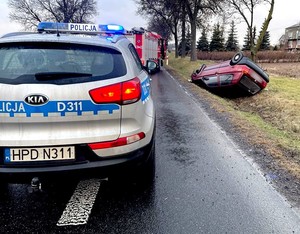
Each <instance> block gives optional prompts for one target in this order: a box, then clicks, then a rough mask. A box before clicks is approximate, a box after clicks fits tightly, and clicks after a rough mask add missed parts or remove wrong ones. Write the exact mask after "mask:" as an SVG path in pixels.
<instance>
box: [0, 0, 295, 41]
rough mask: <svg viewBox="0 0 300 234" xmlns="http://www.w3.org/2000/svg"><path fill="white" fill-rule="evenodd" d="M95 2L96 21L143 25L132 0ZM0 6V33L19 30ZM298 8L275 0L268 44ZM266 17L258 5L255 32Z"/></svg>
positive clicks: (0, 4)
mask: <svg viewBox="0 0 300 234" xmlns="http://www.w3.org/2000/svg"><path fill="white" fill-rule="evenodd" d="M97 2H98V12H99V15H98V16H97V17H96V20H95V21H96V23H101V24H102V23H103V24H106V23H116V24H121V25H123V26H124V27H125V28H126V29H131V28H132V27H147V23H146V20H145V18H143V17H141V16H139V15H138V14H137V7H136V5H135V2H134V0H98V1H97ZM0 9H1V14H0V35H2V34H5V33H8V32H12V31H20V30H21V29H22V28H21V26H20V25H17V24H15V23H12V22H10V21H9V18H8V14H9V9H8V7H7V0H1V1H0ZM299 9H300V1H299V0H275V9H274V13H273V19H272V20H271V23H270V26H269V29H268V30H269V31H270V35H271V38H270V39H271V44H275V43H277V42H278V39H279V38H280V36H281V35H282V34H284V29H285V28H286V27H289V26H291V25H294V24H297V23H299V22H300V15H299ZM266 16H267V9H266V8H263V7H259V8H257V9H256V12H255V24H256V25H257V30H258V31H259V30H260V29H261V25H262V21H263V19H264V18H265V17H266ZM245 27H246V25H245V24H244V23H240V24H238V25H237V29H238V31H237V34H238V37H239V41H240V44H242V41H243V38H244V36H245V34H246V30H244V28H245Z"/></svg>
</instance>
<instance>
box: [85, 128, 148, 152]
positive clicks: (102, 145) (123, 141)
mask: <svg viewBox="0 0 300 234" xmlns="http://www.w3.org/2000/svg"><path fill="white" fill-rule="evenodd" d="M145 136H146V135H145V133H144V132H140V133H138V134H135V135H131V136H128V137H121V138H118V139H117V140H114V141H104V142H97V143H91V144H88V146H89V147H90V148H91V149H92V150H97V149H107V148H113V147H118V146H123V145H129V144H132V143H135V142H137V141H140V140H142V139H144V138H145Z"/></svg>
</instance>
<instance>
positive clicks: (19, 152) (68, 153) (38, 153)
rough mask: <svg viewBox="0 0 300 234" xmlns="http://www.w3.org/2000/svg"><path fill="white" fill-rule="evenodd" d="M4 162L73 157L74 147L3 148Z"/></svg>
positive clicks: (53, 159)
mask: <svg viewBox="0 0 300 234" xmlns="http://www.w3.org/2000/svg"><path fill="white" fill-rule="evenodd" d="M4 151H5V152H4V156H5V162H6V163H10V162H38V161H55V160H72V159H75V147H74V146H64V147H46V148H5V150H4Z"/></svg>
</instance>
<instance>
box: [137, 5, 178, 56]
mask: <svg viewBox="0 0 300 234" xmlns="http://www.w3.org/2000/svg"><path fill="white" fill-rule="evenodd" d="M136 3H137V4H139V9H138V12H139V14H141V15H146V16H149V20H150V21H151V20H153V19H154V20H155V19H158V18H159V19H160V23H163V27H168V31H170V32H171V33H172V35H173V36H174V41H175V57H176V58H177V57H178V26H179V22H180V17H181V15H180V13H181V4H180V3H181V0H136Z"/></svg>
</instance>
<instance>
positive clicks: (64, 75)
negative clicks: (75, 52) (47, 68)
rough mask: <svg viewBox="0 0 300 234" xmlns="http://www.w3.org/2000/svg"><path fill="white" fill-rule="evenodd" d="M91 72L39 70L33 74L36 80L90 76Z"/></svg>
mask: <svg viewBox="0 0 300 234" xmlns="http://www.w3.org/2000/svg"><path fill="white" fill-rule="evenodd" d="M91 76H92V74H91V73H80V72H39V73H36V74H35V78H36V79H37V80H60V79H68V78H76V77H91Z"/></svg>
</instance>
